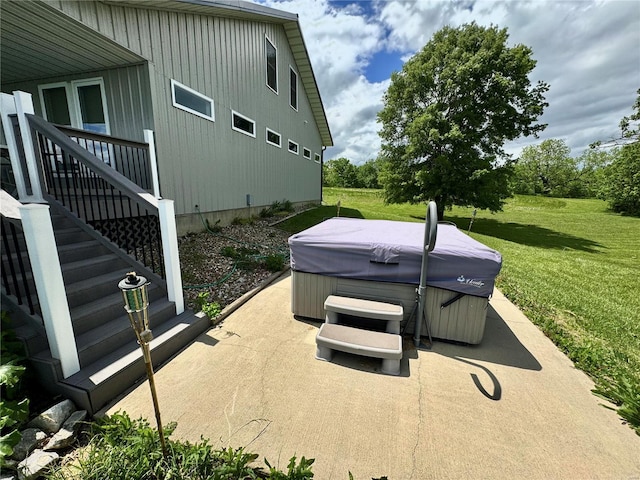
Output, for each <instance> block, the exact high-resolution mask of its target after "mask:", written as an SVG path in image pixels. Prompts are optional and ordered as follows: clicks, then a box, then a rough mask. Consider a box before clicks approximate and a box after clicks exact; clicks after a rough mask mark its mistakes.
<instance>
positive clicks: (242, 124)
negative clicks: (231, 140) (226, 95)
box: [231, 110, 256, 138]
mask: <svg viewBox="0 0 640 480" xmlns="http://www.w3.org/2000/svg"><path fill="white" fill-rule="evenodd" d="M231 128H232V129H233V130H235V131H236V132H240V133H244V134H245V135H249V136H250V137H253V138H256V122H255V121H254V120H251V119H250V118H249V117H245V116H244V115H241V114H239V113H238V112H236V111H234V110H231Z"/></svg>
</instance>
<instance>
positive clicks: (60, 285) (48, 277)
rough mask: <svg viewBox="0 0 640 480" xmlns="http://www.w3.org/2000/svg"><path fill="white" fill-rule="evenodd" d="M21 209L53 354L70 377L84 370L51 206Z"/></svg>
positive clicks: (33, 205)
mask: <svg viewBox="0 0 640 480" xmlns="http://www.w3.org/2000/svg"><path fill="white" fill-rule="evenodd" d="M19 210H20V217H21V218H22V229H23V231H24V238H25V242H26V244H27V250H28V252H29V259H30V261H31V271H32V272H33V279H34V282H35V284H36V291H37V292H38V300H39V303H40V309H41V311H42V319H43V320H44V326H45V330H46V332H47V339H48V340H49V348H50V349H51V355H52V356H53V358H57V359H58V360H60V364H61V366H62V374H63V376H64V378H67V377H70V376H71V375H73V374H74V373H76V372H78V371H80V360H79V359H78V348H77V346H76V339H75V335H74V333H73V326H72V324H71V315H70V313H69V304H68V303H67V294H66V291H65V288H64V282H63V281H62V270H61V269H60V259H59V257H58V250H57V248H56V242H55V238H54V236H53V226H52V225H51V217H50V215H49V206H48V205H38V204H30V205H21V206H20V207H19Z"/></svg>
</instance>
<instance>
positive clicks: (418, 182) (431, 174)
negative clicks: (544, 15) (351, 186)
mask: <svg viewBox="0 0 640 480" xmlns="http://www.w3.org/2000/svg"><path fill="white" fill-rule="evenodd" d="M507 39H508V35H507V30H506V29H499V28H497V27H495V26H494V27H489V28H486V27H482V26H479V25H477V24H475V23H471V24H467V25H463V26H461V27H459V28H451V27H445V28H443V29H442V30H440V31H438V32H437V33H436V34H435V35H434V36H433V38H432V40H431V41H429V42H428V43H427V44H426V45H425V46H424V47H423V49H422V50H421V51H420V52H418V53H417V54H416V55H414V56H413V57H412V58H411V59H410V60H409V61H407V62H406V63H405V64H404V66H403V68H402V70H401V71H400V72H394V73H393V74H392V76H391V84H390V86H389V88H388V90H387V92H386V93H385V96H384V108H383V109H382V110H381V111H380V113H379V114H378V121H379V122H380V123H381V124H382V129H381V130H380V136H381V138H382V154H381V157H382V158H383V160H384V163H383V168H382V171H381V174H380V183H381V184H382V186H383V187H384V189H385V199H386V201H387V202H390V203H401V202H407V201H408V202H412V203H421V202H426V201H428V200H435V201H436V202H437V204H438V215H439V216H440V217H441V216H442V213H443V211H444V208H445V207H450V206H452V205H462V206H474V207H477V208H483V209H485V208H486V209H490V210H491V211H497V210H500V209H501V208H502V205H503V203H504V200H505V199H506V198H508V197H509V196H510V191H509V186H508V177H509V174H510V173H511V170H512V163H513V162H512V161H511V160H510V159H509V158H508V156H507V155H506V154H505V151H504V149H503V146H504V143H505V142H506V141H508V140H513V139H515V138H517V137H519V136H521V135H525V136H527V135H535V134H536V133H537V132H539V131H541V130H543V129H544V128H545V127H546V125H544V124H537V123H535V122H536V121H537V119H538V117H539V116H540V115H541V114H542V113H543V110H544V107H546V106H547V103H546V102H545V100H544V93H545V92H546V91H547V90H548V88H549V86H548V85H547V84H546V83H544V82H538V83H537V84H536V85H534V86H532V85H531V82H530V80H529V77H528V75H529V73H530V72H531V71H532V70H533V68H534V67H535V65H536V62H535V60H533V58H532V51H531V49H530V48H529V47H526V46H524V45H516V46H514V47H508V46H507Z"/></svg>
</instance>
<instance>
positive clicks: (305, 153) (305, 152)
mask: <svg viewBox="0 0 640 480" xmlns="http://www.w3.org/2000/svg"><path fill="white" fill-rule="evenodd" d="M302 156H303V157H304V158H306V159H307V160H311V150H309V149H308V148H306V147H305V148H303V149H302Z"/></svg>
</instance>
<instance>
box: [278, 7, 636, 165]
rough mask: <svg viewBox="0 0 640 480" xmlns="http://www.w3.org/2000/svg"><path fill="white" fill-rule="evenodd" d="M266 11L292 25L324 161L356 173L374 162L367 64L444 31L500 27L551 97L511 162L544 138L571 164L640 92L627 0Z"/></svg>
mask: <svg viewBox="0 0 640 480" xmlns="http://www.w3.org/2000/svg"><path fill="white" fill-rule="evenodd" d="M266 4H267V5H268V6H272V7H274V8H278V9H281V10H287V11H291V12H295V13H297V14H298V15H299V17H300V23H301V26H302V31H303V34H304V37H305V41H306V44H307V48H308V50H309V55H310V57H311V61H312V64H313V68H314V71H315V74H316V78H317V80H318V84H319V88H320V93H321V95H322V99H323V101H324V105H325V109H326V111H327V117H328V120H329V126H330V127H331V131H332V133H333V137H334V143H335V147H332V148H330V149H328V150H327V152H326V154H325V158H326V159H330V158H336V157H339V156H344V157H347V158H349V159H350V160H351V161H352V162H354V163H358V164H359V163H362V162H364V161H366V160H368V159H370V158H375V157H376V156H377V153H378V149H379V146H380V140H379V138H378V135H377V131H378V130H379V128H380V127H379V125H378V124H377V123H376V114H377V112H378V111H379V109H380V108H381V107H382V100H381V98H382V95H383V93H384V91H385V89H386V87H387V86H388V81H386V82H382V83H371V82H369V81H368V80H367V79H366V78H365V77H364V75H363V74H364V72H365V68H366V66H367V64H368V62H369V61H370V59H371V58H372V57H373V55H375V53H376V52H380V51H391V52H396V53H397V54H398V55H399V56H401V57H402V58H403V59H404V60H406V59H408V58H410V57H411V55H413V54H414V53H415V52H417V51H419V50H420V49H421V48H422V47H423V46H424V45H425V44H426V43H427V42H428V41H429V40H430V39H431V37H432V35H433V34H434V33H435V32H436V31H437V30H439V29H440V28H442V27H443V26H445V25H450V26H453V27H457V26H460V25H462V24H464V23H470V22H472V21H475V22H476V23H478V24H480V25H484V26H489V25H497V26H499V27H500V28H504V27H506V28H507V29H508V33H509V42H510V44H512V45H514V44H517V43H522V44H524V45H527V46H529V47H531V48H532V50H533V57H534V58H535V59H536V60H537V62H538V63H537V66H536V68H535V70H534V71H533V72H532V75H531V80H532V81H533V82H536V81H538V80H543V81H545V82H547V83H549V84H550V87H551V88H550V90H549V92H548V93H547V101H548V103H549V107H548V108H547V110H546V111H545V114H544V115H543V116H542V117H541V119H540V121H541V122H543V123H548V124H549V126H548V128H547V129H546V130H545V131H544V132H542V133H541V135H540V139H539V140H536V139H535V138H523V139H518V140H517V141H515V142H512V143H511V144H509V145H507V151H508V152H510V153H514V154H516V155H517V154H519V151H520V149H521V148H522V147H523V146H525V145H527V144H530V143H539V142H540V141H542V140H543V139H546V138H562V139H564V140H565V141H566V142H567V144H568V145H569V146H570V147H571V148H572V149H573V151H572V153H573V154H575V155H579V154H580V153H581V152H582V149H584V148H586V147H587V146H588V144H589V143H591V142H593V141H595V140H598V139H607V138H610V137H612V136H614V135H615V134H616V133H617V126H618V122H619V121H620V119H621V118H622V117H623V116H624V115H628V114H629V113H630V112H631V106H632V104H633V102H634V100H635V98H636V90H637V89H638V88H639V87H640V2H635V1H631V0H614V1H601V0H596V1H588V0H583V1H580V0H573V1H557V0H556V1H540V0H529V1H504V0H503V1H496V0H477V1H471V0H469V1H464V0H458V1H445V0H412V1H406V0H389V1H384V0H376V1H374V2H373V3H371V4H368V5H366V6H367V7H368V8H366V9H365V8H363V5H361V4H360V5H359V4H357V3H349V2H347V1H345V2H341V3H336V2H334V3H331V4H329V3H328V2H327V0H318V1H315V0H288V1H284V2H279V1H276V0H267V1H266ZM336 5H337V6H336ZM365 10H368V12H367V11H365ZM372 11H373V12H374V14H373V15H371V12H372Z"/></svg>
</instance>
